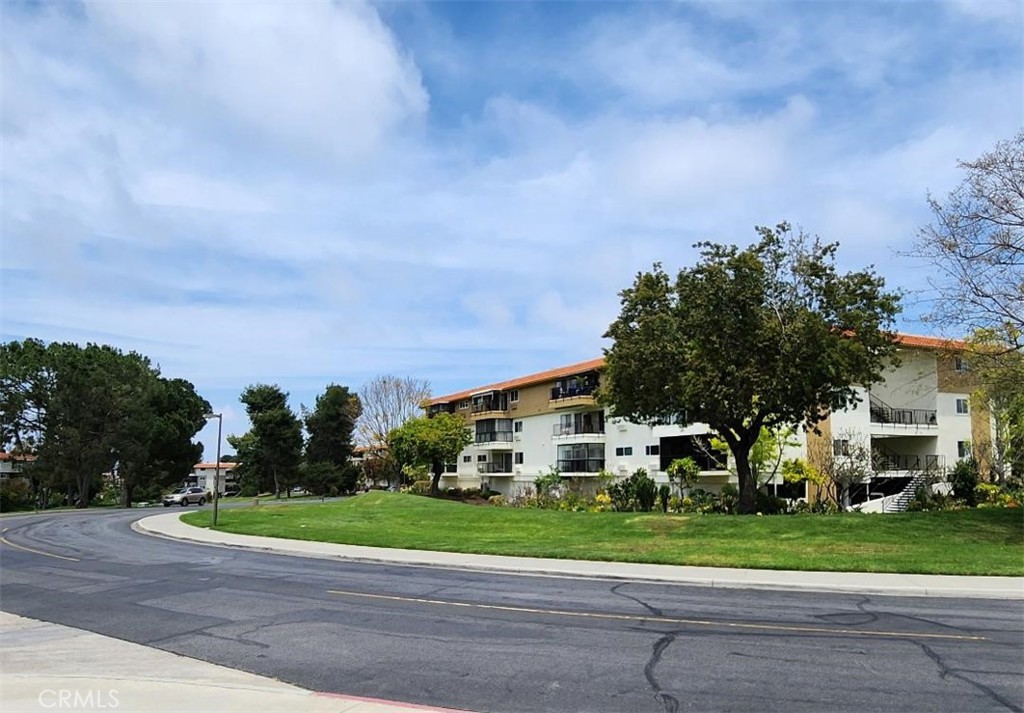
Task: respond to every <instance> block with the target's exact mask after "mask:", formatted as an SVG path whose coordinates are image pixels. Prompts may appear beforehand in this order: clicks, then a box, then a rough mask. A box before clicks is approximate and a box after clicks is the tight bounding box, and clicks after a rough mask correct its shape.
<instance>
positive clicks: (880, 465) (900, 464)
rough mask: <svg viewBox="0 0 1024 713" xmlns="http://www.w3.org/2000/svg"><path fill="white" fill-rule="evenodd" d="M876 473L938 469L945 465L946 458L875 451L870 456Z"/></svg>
mask: <svg viewBox="0 0 1024 713" xmlns="http://www.w3.org/2000/svg"><path fill="white" fill-rule="evenodd" d="M871 461H872V465H873V466H874V469H875V472H876V473H892V472H896V471H910V470H913V471H939V470H942V469H943V468H944V467H945V465H946V459H945V458H944V457H943V456H937V455H923V456H915V455H901V454H897V453H875V454H873V455H872V456H871Z"/></svg>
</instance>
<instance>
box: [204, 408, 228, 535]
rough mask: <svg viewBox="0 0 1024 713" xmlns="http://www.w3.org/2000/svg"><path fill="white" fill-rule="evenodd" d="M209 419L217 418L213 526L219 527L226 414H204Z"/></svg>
mask: <svg viewBox="0 0 1024 713" xmlns="http://www.w3.org/2000/svg"><path fill="white" fill-rule="evenodd" d="M204 418H206V419H207V420H209V419H211V418H215V419H217V463H216V464H215V465H214V470H213V526H214V527H217V501H218V500H219V499H220V433H221V427H222V426H223V425H224V414H222V413H208V414H206V415H205V416H204Z"/></svg>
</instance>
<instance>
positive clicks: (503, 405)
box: [471, 400, 508, 413]
mask: <svg viewBox="0 0 1024 713" xmlns="http://www.w3.org/2000/svg"><path fill="white" fill-rule="evenodd" d="M487 411H508V402H501V401H490V400H488V401H483V402H481V403H475V404H473V406H472V409H471V412H472V413H485V412H487Z"/></svg>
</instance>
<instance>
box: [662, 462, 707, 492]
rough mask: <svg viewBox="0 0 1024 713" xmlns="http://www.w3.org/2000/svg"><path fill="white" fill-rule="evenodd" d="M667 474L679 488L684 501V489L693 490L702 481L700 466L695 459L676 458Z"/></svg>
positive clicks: (670, 464) (669, 466) (666, 471)
mask: <svg viewBox="0 0 1024 713" xmlns="http://www.w3.org/2000/svg"><path fill="white" fill-rule="evenodd" d="M665 474H666V475H668V479H669V481H670V482H672V483H676V484H677V485H678V486H679V499H680V500H682V499H683V489H684V488H692V487H693V486H695V485H696V484H697V483H698V482H699V481H700V464H699V463H697V461H695V460H694V459H693V458H691V457H690V456H687V457H686V458H676V459H675V460H673V461H672V462H671V463H669V464H668V468H666V469H665Z"/></svg>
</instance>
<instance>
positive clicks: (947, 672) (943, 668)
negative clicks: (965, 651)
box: [914, 641, 1024, 713]
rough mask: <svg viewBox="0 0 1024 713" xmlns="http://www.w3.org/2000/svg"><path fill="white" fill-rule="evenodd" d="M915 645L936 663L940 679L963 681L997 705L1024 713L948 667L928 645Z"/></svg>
mask: <svg viewBox="0 0 1024 713" xmlns="http://www.w3.org/2000/svg"><path fill="white" fill-rule="evenodd" d="M914 643H915V644H917V645H918V646H920V647H921V650H922V651H924V653H925V655H926V656H927V657H928V658H930V659H931V660H932V661H933V662H934V663H935V666H936V668H938V669H939V678H941V679H942V680H945V679H946V678H947V677H948V678H955V679H958V680H960V681H963V682H964V683H966V684H968V685H969V686H973V687H974V688H976V689H978V690H979V691H981V692H982V693H984V694H985V695H986V696H988V697H989V698H991V699H992V700H993V701H996V702H997V703H999V704H1001V705H1003V706H1005V707H1006V708H1008V709H1009V710H1011V711H1014V712H1015V713H1024V708H1022V707H1021V706H1019V705H1017V704H1016V703H1014V702H1013V701H1009V700H1007V699H1005V698H1003V697H1002V696H1001V695H999V694H998V693H996V692H995V691H993V690H992V689H991V688H989V687H988V686H986V685H985V684H983V683H981V682H979V681H975V680H973V679H971V678H968V677H967V676H965V675H963V672H962V671H961V670H960V669H954V668H950V667H949V666H947V665H946V663H945V661H943V660H942V656H941V655H939V654H938V653H937V652H936V651H935V650H934V649H932V648H931V647H930V646H928V645H927V644H922V643H921V642H920V641H915V642H914Z"/></svg>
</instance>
